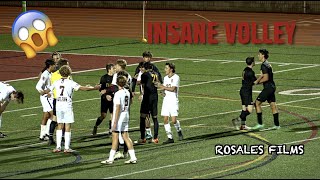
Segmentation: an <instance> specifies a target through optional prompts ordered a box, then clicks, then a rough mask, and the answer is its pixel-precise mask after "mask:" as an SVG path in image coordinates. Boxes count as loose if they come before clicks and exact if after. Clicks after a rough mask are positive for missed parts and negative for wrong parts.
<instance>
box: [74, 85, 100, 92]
mask: <svg viewBox="0 0 320 180" xmlns="http://www.w3.org/2000/svg"><path fill="white" fill-rule="evenodd" d="M100 87H101V86H100V84H98V85H95V86H90V85H87V86H80V87H79V90H81V91H92V90H98V89H100Z"/></svg>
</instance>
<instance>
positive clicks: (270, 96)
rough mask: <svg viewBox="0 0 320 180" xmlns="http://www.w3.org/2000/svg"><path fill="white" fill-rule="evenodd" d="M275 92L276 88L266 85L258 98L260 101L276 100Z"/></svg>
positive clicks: (269, 101)
mask: <svg viewBox="0 0 320 180" xmlns="http://www.w3.org/2000/svg"><path fill="white" fill-rule="evenodd" d="M275 92H276V88H273V87H266V88H264V89H263V90H262V91H261V93H260V94H259V96H258V97H257V100H258V101H260V102H265V101H268V103H271V102H276V96H275Z"/></svg>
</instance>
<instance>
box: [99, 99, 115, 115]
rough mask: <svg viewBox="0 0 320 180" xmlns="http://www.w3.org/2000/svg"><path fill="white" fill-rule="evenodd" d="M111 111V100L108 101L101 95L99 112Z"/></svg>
mask: <svg viewBox="0 0 320 180" xmlns="http://www.w3.org/2000/svg"><path fill="white" fill-rule="evenodd" d="M108 109H109V113H113V100H111V101H108V100H107V99H106V98H105V97H101V111H100V112H101V113H107V112H108Z"/></svg>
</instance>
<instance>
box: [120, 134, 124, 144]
mask: <svg viewBox="0 0 320 180" xmlns="http://www.w3.org/2000/svg"><path fill="white" fill-rule="evenodd" d="M119 143H120V144H124V140H123V137H122V134H121V133H119Z"/></svg>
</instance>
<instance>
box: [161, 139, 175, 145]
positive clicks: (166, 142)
mask: <svg viewBox="0 0 320 180" xmlns="http://www.w3.org/2000/svg"><path fill="white" fill-rule="evenodd" d="M170 143H174V140H173V139H169V138H168V140H167V141H165V142H163V143H162V144H170Z"/></svg>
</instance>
